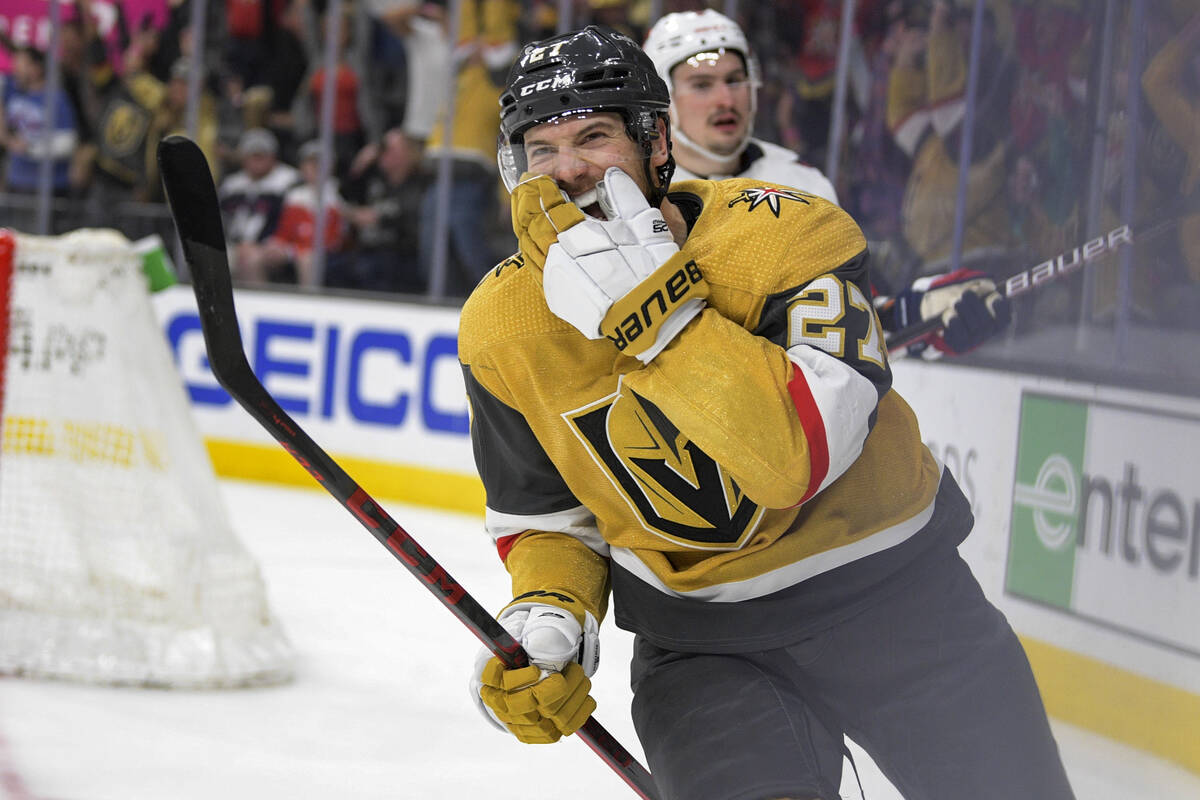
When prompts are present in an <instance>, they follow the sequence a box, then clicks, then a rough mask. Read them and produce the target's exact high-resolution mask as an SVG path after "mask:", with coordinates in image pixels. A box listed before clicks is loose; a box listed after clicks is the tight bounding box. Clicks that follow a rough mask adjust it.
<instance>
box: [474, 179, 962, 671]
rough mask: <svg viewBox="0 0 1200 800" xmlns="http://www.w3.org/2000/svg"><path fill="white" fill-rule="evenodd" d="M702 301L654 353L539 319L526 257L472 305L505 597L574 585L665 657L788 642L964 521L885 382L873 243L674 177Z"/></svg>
mask: <svg viewBox="0 0 1200 800" xmlns="http://www.w3.org/2000/svg"><path fill="white" fill-rule="evenodd" d="M672 189H673V191H672V193H671V195H670V198H671V200H672V201H673V202H675V203H676V205H677V206H679V208H680V210H681V211H682V212H683V214H684V217H685V219H687V221H688V223H689V235H688V239H687V241H686V243H685V244H684V246H683V248H682V250H683V252H684V253H685V254H686V255H688V256H689V257H690V258H691V259H693V260H694V261H695V262H696V264H697V265H698V266H699V268H700V270H701V271H702V272H703V274H704V276H705V278H706V280H707V281H708V284H709V286H710V289H711V294H710V297H709V300H708V306H707V307H706V308H705V310H704V311H703V312H702V313H701V314H700V315H699V316H698V317H697V318H695V319H694V320H693V321H692V322H691V323H689V325H688V326H687V328H685V329H684V330H683V331H682V332H681V333H680V334H679V335H678V336H677V337H676V338H675V340H674V341H672V343H671V344H670V345H669V346H668V347H667V348H666V349H665V350H664V351H663V352H662V353H660V354H659V355H658V356H657V357H656V358H655V359H654V360H653V361H652V362H651V363H650V364H648V365H642V364H641V362H639V361H637V360H636V359H634V358H630V357H626V356H623V355H621V354H620V353H619V352H618V351H617V349H616V348H615V347H614V346H613V345H612V343H611V342H609V341H608V340H605V339H600V340H589V339H587V338H585V337H584V336H583V335H581V334H580V333H579V332H578V331H577V330H575V329H574V328H573V327H571V326H570V325H569V324H567V323H566V322H564V321H562V320H560V319H559V318H558V317H556V316H555V315H554V314H553V313H551V312H550V310H549V309H548V308H547V307H546V303H545V300H544V298H543V294H542V288H541V273H540V272H539V271H538V270H537V269H536V268H534V267H533V266H526V265H525V263H524V259H523V258H522V257H521V255H520V254H518V255H516V256H513V257H512V258H510V259H508V260H506V261H505V262H503V263H502V264H500V265H499V266H498V267H496V268H495V270H494V271H492V272H491V273H490V274H489V275H487V276H486V277H485V278H484V279H483V280H482V281H481V282H480V284H479V285H478V287H477V288H476V289H475V291H474V292H473V293H472V295H471V297H470V298H469V299H468V301H467V303H466V304H465V306H464V308H463V312H462V318H461V322H460V332H459V357H460V360H461V362H462V365H463V370H464V376H465V378H466V384H467V391H468V396H469V399H470V406H471V417H472V420H471V432H472V440H473V445H474V449H475V458H476V463H477V466H478V469H479V472H480V475H481V477H482V479H483V483H484V487H485V489H486V492H487V510H486V524H487V528H488V531H489V533H490V534H491V535H492V537H493V539H494V540H495V542H496V545H497V547H498V549H499V551H500V554H501V557H502V558H504V559H505V563H506V565H507V567H508V569H509V572H510V573H511V575H512V579H513V590H514V596H519V595H521V594H524V593H526V592H529V591H554V590H558V591H569V592H571V593H572V594H574V595H575V596H577V597H579V598H581V599H582V600H583V602H584V603H585V605H587V606H588V607H589V608H590V609H591V610H592V611H593V612H594V613H596V614H597V615H598V616H599V615H600V614H602V612H603V609H604V606H605V600H606V593H607V589H608V585H609V581H611V585H612V590H613V596H614V599H615V604H616V616H617V623H618V624H619V625H621V626H622V627H627V628H630V629H632V630H634V631H636V632H638V633H641V634H643V635H645V636H647V637H648V638H650V639H651V640H652V641H654V642H655V643H657V644H659V645H660V646H663V647H673V648H676V649H698V650H708V651H721V650H736V649H739V648H743V647H751V646H752V647H769V646H781V645H783V644H787V643H790V642H793V641H796V640H797V639H798V638H801V637H802V636H804V635H806V632H808V631H811V630H812V629H813V628H814V627H815V626H820V625H821V624H823V622H822V621H823V620H828V619H830V618H831V616H830V615H831V614H832V615H837V616H841V615H842V614H845V613H851V612H852V610H853V608H854V607H856V606H857V605H860V604H862V603H865V602H869V601H870V598H872V597H874V596H878V595H879V594H880V592H879V591H877V590H879V589H882V588H884V587H886V586H888V585H891V584H893V583H895V581H896V580H897V576H901V575H903V574H905V573H906V571H908V569H909V567H910V565H912V564H914V563H916V562H918V561H919V559H918V558H917V556H918V555H919V554H921V553H923V552H925V551H927V550H929V549H930V548H932V547H934V546H943V547H944V546H949V547H953V546H956V545H957V544H958V542H959V541H961V539H962V538H963V537H964V536H965V535H966V533H967V532H968V531H969V529H970V526H971V518H970V512H969V509H968V508H967V505H966V501H965V499H964V498H963V497H962V494H961V492H960V491H959V490H958V488H957V486H956V485H955V484H954V481H953V478H952V477H950V476H949V474H948V473H946V474H943V472H942V470H941V468H940V467H939V465H938V464H937V463H936V461H935V459H934V458H933V456H932V454H931V453H930V452H929V450H928V449H927V448H926V447H925V446H924V445H923V444H922V442H921V440H920V435H919V431H918V427H917V422H916V419H915V418H914V416H913V414H912V412H911V410H910V409H909V407H908V405H907V404H906V403H905V402H904V401H903V400H902V399H901V398H900V397H899V395H897V394H896V392H894V391H892V390H891V371H890V368H889V366H888V361H887V352H886V348H885V346H884V341H883V334H882V329H881V327H880V324H879V320H878V318H877V316H876V314H875V311H874V309H873V308H872V305H871V302H870V293H869V276H868V271H867V262H868V254H867V249H866V242H865V240H864V238H863V236H862V233H861V232H860V230H859V228H858V226H857V225H856V224H855V223H854V221H853V220H852V219H851V218H850V217H849V216H848V215H847V214H846V213H845V212H844V211H842V210H841V209H840V208H839V207H837V206H836V205H833V204H831V203H828V202H826V201H824V200H822V199H820V198H818V197H815V196H813V195H809V194H806V193H804V192H800V191H797V190H794V189H788V188H785V187H782V186H775V185H770V184H764V183H761V182H758V181H753V180H746V179H732V180H726V181H720V182H712V181H684V182H681V183H677V184H674V185H673V187H672Z"/></svg>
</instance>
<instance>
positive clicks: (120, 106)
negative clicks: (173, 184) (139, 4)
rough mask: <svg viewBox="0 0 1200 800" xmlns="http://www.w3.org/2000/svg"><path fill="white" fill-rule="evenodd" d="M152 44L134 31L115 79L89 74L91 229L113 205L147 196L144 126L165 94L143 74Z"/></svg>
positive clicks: (107, 73) (100, 72)
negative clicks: (94, 107) (95, 112)
mask: <svg viewBox="0 0 1200 800" xmlns="http://www.w3.org/2000/svg"><path fill="white" fill-rule="evenodd" d="M157 39H158V36H157V34H156V33H153V32H151V31H147V30H143V31H140V32H139V33H138V34H136V35H135V37H134V39H133V41H132V42H130V44H129V46H128V47H127V48H126V49H125V52H124V53H123V54H122V64H123V69H122V70H121V72H120V74H118V73H117V71H115V70H111V69H106V68H99V69H97V70H96V71H95V72H94V73H93V77H94V80H95V89H96V93H97V96H98V98H99V108H100V118H99V121H98V123H97V126H96V148H97V153H96V170H95V174H94V176H93V181H92V188H91V197H90V200H91V204H92V210H91V217H92V219H93V220H94V221H95V222H96V223H97V224H99V223H101V222H102V221H103V220H104V219H106V218H107V217H110V216H111V214H112V208H113V205H114V203H117V202H120V201H122V200H128V199H139V200H140V199H145V198H146V197H147V196H148V195H149V181H148V176H147V174H146V157H147V147H148V145H149V141H148V139H149V135H150V123H151V122H152V121H153V119H154V115H155V113H156V112H157V111H158V109H159V107H160V106H161V105H162V103H163V99H164V96H165V94H166V88H165V87H164V86H163V84H162V82H161V81H159V80H157V79H156V78H155V77H154V76H153V75H151V74H150V72H149V71H148V70H147V69H146V63H147V59H148V58H149V56H150V53H151V51H152V48H153V47H154V46H155V44H156V43H157ZM150 149H153V147H151V148H150Z"/></svg>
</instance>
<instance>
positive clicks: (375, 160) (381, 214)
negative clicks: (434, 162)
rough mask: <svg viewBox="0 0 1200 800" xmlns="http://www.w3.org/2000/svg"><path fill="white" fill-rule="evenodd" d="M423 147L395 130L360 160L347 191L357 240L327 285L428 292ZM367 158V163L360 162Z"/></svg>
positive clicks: (334, 264) (333, 266)
mask: <svg viewBox="0 0 1200 800" xmlns="http://www.w3.org/2000/svg"><path fill="white" fill-rule="evenodd" d="M422 149H423V148H422V145H421V142H420V141H419V140H417V139H414V138H412V137H411V136H409V135H407V134H406V133H404V132H403V131H402V130H400V129H398V128H393V129H392V130H390V131H388V132H387V133H385V134H384V135H383V139H382V141H381V142H380V143H379V144H378V145H369V146H368V147H367V148H365V149H364V152H363V155H362V158H361V159H356V164H355V166H356V167H357V169H352V171H351V178H350V180H349V181H347V183H346V186H345V189H344V191H343V195H344V197H345V199H346V201H347V208H346V216H347V218H348V219H349V222H350V229H351V236H352V239H353V241H354V243H355V249H354V251H353V252H350V253H344V254H342V255H341V256H340V257H337V258H332V259H331V260H330V262H329V270H328V271H327V273H326V279H325V285H327V286H332V287H338V288H347V289H366V290H372V291H384V292H404V293H407V294H424V293H425V292H426V291H427V289H428V282H429V279H428V266H427V265H425V264H423V263H422V262H421V260H420V258H419V257H418V255H417V252H418V237H419V234H418V227H419V223H420V221H421V215H422V211H423V203H424V193H425V190H426V187H427V186H428V185H429V176H428V174H427V172H425V171H424V170H422V168H421V155H422ZM359 162H361V163H359Z"/></svg>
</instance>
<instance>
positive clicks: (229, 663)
mask: <svg viewBox="0 0 1200 800" xmlns="http://www.w3.org/2000/svg"><path fill="white" fill-rule="evenodd" d="M14 273H15V275H14V278H15V279H14V280H13V282H12V294H11V306H12V308H11V315H10V321H11V325H10V329H9V336H8V356H7V358H8V360H7V366H6V370H5V377H4V380H5V386H4V390H5V391H4V408H3V423H4V424H3V449H2V451H0V673H8V674H19V675H35V676H42V677H52V678H64V679H72V680H82V681H90V682H97V683H114V684H141V685H150V686H172V687H218V686H239V685H250V684H260V683H275V682H280V681H283V680H287V679H288V678H289V677H290V676H291V663H292V660H293V653H292V648H291V645H290V644H289V642H288V641H287V639H286V637H285V636H284V634H283V632H282V630H281V629H280V627H279V625H278V623H277V622H276V621H275V620H274V619H273V618H272V616H271V612H270V609H269V608H268V605H267V600H266V592H265V588H264V585H263V581H262V577H261V575H260V573H259V570H258V566H257V564H256V563H255V561H254V560H253V559H252V558H251V556H250V555H249V554H248V553H247V552H246V550H245V549H244V547H243V546H242V545H241V543H240V542H239V541H238V540H237V538H236V537H235V535H234V533H233V530H232V527H231V525H230V523H229V520H228V518H227V516H226V514H225V510H224V507H223V505H222V502H221V498H220V496H219V495H218V490H217V483H216V479H215V477H214V475H213V472H212V467H211V465H210V462H209V460H208V455H207V453H206V452H205V450H204V447H203V444H202V442H201V440H200V436H199V434H198V432H197V430H196V427H195V425H194V423H193V421H192V419H191V416H190V409H189V406H188V401H187V398H186V395H185V393H184V390H183V387H182V385H181V381H180V379H179V375H178V372H177V371H176V369H175V366H174V363H173V361H172V359H171V355H170V350H169V348H168V346H167V344H166V340H165V338H164V336H163V335H162V332H161V330H160V329H159V327H158V325H157V323H156V321H155V318H154V314H153V311H152V309H151V304H150V301H149V298H148V296H147V289H146V280H145V277H144V276H143V274H142V271H141V264H140V259H139V257H138V256H137V255H136V254H135V253H134V251H133V249H132V247H131V245H130V243H129V242H128V241H127V240H126V239H124V238H123V237H122V236H120V235H119V234H116V233H114V232H111V231H95V230H90V231H76V232H74V233H71V234H68V235H65V236H61V237H37V236H23V235H18V236H17V237H16V255H15V263H14Z"/></svg>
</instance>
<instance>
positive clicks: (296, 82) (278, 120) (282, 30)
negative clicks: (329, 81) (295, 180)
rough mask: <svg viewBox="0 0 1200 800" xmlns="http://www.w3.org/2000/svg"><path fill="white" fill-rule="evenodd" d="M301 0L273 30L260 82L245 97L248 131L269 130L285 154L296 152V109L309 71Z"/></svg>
mask: <svg viewBox="0 0 1200 800" xmlns="http://www.w3.org/2000/svg"><path fill="white" fill-rule="evenodd" d="M300 2H301V0H292V2H289V3H288V4H287V5H286V6H284V7H283V8H282V9H281V10H280V13H279V19H278V20H277V23H276V24H275V25H273V26H271V28H270V30H269V39H268V40H267V52H268V58H267V61H266V64H265V65H264V68H263V70H262V71H261V72H259V73H257V77H258V81H257V83H255V84H253V85H251V86H249V87H247V89H246V90H245V92H243V94H242V122H243V124H244V125H245V127H246V128H247V129H249V128H267V129H268V130H270V131H271V132H272V133H273V134H275V137H276V139H277V140H278V141H279V143H280V149H281V150H282V151H283V152H289V153H290V152H294V149H293V148H294V147H295V143H294V133H293V131H294V129H295V125H296V119H295V115H294V114H293V113H292V109H293V107H294V106H295V104H296V98H297V96H298V95H299V94H300V87H301V85H302V84H303V81H304V75H305V74H306V73H307V72H308V66H309V53H308V50H307V49H306V47H305V44H304V23H303V19H302V14H301V9H300Z"/></svg>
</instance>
